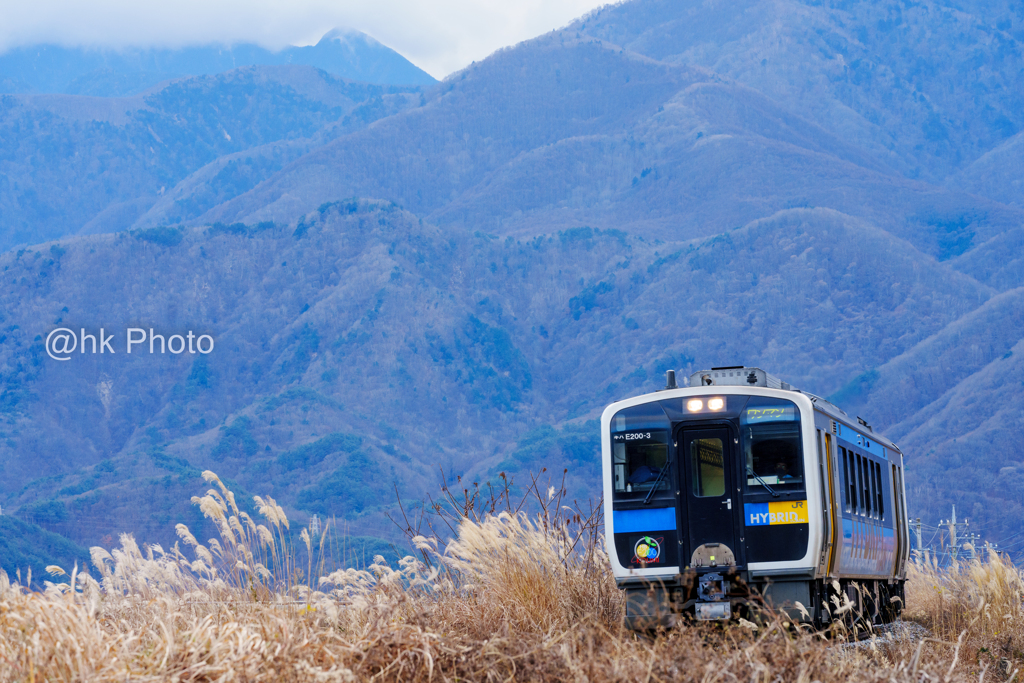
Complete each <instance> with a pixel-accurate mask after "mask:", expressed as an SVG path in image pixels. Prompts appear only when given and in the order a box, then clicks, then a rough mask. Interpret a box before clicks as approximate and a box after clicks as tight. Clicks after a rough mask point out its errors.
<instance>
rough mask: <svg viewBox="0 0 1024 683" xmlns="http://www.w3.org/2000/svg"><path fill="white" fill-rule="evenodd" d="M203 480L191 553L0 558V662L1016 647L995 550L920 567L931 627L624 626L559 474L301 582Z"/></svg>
mask: <svg viewBox="0 0 1024 683" xmlns="http://www.w3.org/2000/svg"><path fill="white" fill-rule="evenodd" d="M208 480H211V481H215V482H216V483H217V484H218V490H215V491H211V492H209V493H208V494H207V496H204V497H203V498H197V499H196V501H197V503H198V504H199V505H200V506H201V508H202V509H203V512H204V513H206V514H207V515H208V516H211V517H213V518H214V519H215V521H217V520H219V521H218V522H217V523H218V527H219V528H220V530H221V539H220V541H219V542H217V543H216V544H214V543H211V544H210V547H208V548H206V547H204V548H203V550H205V552H203V550H200V545H199V544H198V543H197V542H195V539H194V538H191V534H189V533H188V530H187V529H184V528H183V527H182V528H180V529H179V534H180V535H181V537H182V539H183V541H184V542H185V544H186V546H188V547H191V548H192V549H193V550H194V552H193V555H194V556H195V557H194V559H188V558H186V557H185V555H184V554H183V553H182V552H181V550H180V549H178V548H177V547H175V548H173V549H172V550H171V551H169V552H166V553H165V552H164V551H163V550H162V549H159V548H146V549H145V551H143V550H141V549H140V548H139V547H138V545H137V544H136V543H135V541H134V540H133V539H132V538H131V537H128V536H124V537H122V539H121V547H120V548H117V549H114V550H112V551H110V552H108V551H104V550H101V549H94V551H93V558H94V562H95V563H96V564H97V570H98V576H99V578H98V580H97V579H94V578H93V577H92V576H91V575H89V574H87V573H84V572H79V571H78V570H77V568H75V569H73V570H72V572H71V575H70V576H69V577H68V578H69V583H67V584H50V585H48V586H47V589H46V590H45V591H44V592H42V593H37V592H31V591H29V590H27V589H26V588H25V586H23V585H20V584H18V583H12V582H10V581H9V579H8V578H7V577H6V575H3V574H0V681H41V680H48V681H49V680H53V681H124V680H133V681H148V680H153V681H157V680H160V681H164V680H178V681H300V680H301V681H306V680H309V681H364V680H388V681H454V680H479V681H498V680H502V681H505V680H531V681H532V680H536V681H555V680H557V681H564V680H575V681H604V680H629V681H640V680H653V681H669V680H672V681H698V680H700V681H733V680H742V681H791V680H792V681H808V682H810V681H822V682H828V681H838V680H843V681H872V682H873V681H915V682H917V683H921V682H922V681H932V680H935V681H938V680H943V681H961V680H963V681H966V680H978V678H979V674H981V675H982V676H983V677H984V676H985V675H987V676H988V678H987V679H985V680H990V681H994V680H1007V679H1009V678H1010V677H1011V676H1013V673H1012V671H1013V669H1014V668H1018V667H1020V665H1021V664H1022V663H1024V657H1022V656H1021V653H1020V651H1019V649H1020V648H1021V645H1022V643H1024V640H1022V629H1021V624H1022V623H1024V622H1022V614H1021V596H1022V590H1021V587H1022V576H1021V573H1020V571H1019V570H1017V569H1015V568H1014V567H1012V566H1011V565H1009V564H1008V563H1006V562H1003V561H1001V560H999V558H996V557H993V558H989V561H988V562H985V563H982V562H976V563H971V564H966V565H958V566H956V567H954V568H952V569H951V570H948V571H947V570H940V569H939V568H938V567H935V566H934V565H931V566H920V567H918V566H915V568H914V570H913V574H912V576H911V582H910V586H909V589H908V598H909V602H910V610H909V611H908V614H909V615H910V616H912V617H913V618H914V619H915V620H917V621H919V622H920V623H921V624H923V625H924V626H925V627H927V628H928V629H929V630H930V631H931V635H932V637H931V638H928V639H924V640H920V639H918V640H916V641H915V640H900V639H889V640H888V641H884V640H879V641H875V642H868V643H862V644H860V645H858V646H856V647H854V646H849V645H842V644H841V643H838V642H836V641H834V640H832V641H829V640H826V639H824V638H823V637H821V636H820V635H817V634H810V633H802V632H798V631H795V630H794V629H793V628H792V627H791V626H788V625H787V624H785V623H783V622H781V621H780V620H776V621H773V622H769V623H767V624H766V625H764V626H761V627H760V628H759V629H756V630H754V629H752V628H750V627H744V626H726V627H721V626H713V625H689V626H683V627H681V628H678V629H675V630H673V631H671V632H668V633H662V634H659V635H657V636H655V637H640V636H637V635H635V634H632V633H629V632H626V631H624V630H623V629H622V626H621V621H622V598H621V594H620V593H619V592H618V590H617V589H616V588H615V584H614V580H613V579H612V578H611V576H610V571H609V570H608V562H607V556H606V555H605V553H604V549H603V547H602V545H601V537H600V535H597V534H593V533H588V532H587V528H590V529H591V530H592V529H593V528H597V527H599V518H598V520H597V522H596V523H595V522H594V521H593V516H591V517H590V518H587V517H586V515H580V514H574V515H565V514H557V513H558V512H559V510H562V509H563V508H562V507H561V506H560V505H555V504H554V503H553V501H556V500H557V501H558V503H559V504H560V503H561V498H559V497H558V496H557V495H556V493H552V491H553V489H549V490H548V491H546V492H544V491H543V490H542V489H541V488H537V487H534V489H535V493H536V494H538V495H537V497H538V498H539V499H540V500H541V501H542V502H543V501H545V500H546V501H547V502H548V503H549V504H550V505H549V506H548V507H544V506H543V505H541V507H540V512H539V513H538V514H537V515H536V516H534V517H532V518H531V517H527V516H526V514H525V513H524V512H523V511H522V510H520V511H519V512H518V513H517V512H516V508H515V507H514V506H513V505H512V504H511V502H510V501H508V498H507V490H506V497H505V499H506V501H507V505H506V507H505V508H504V509H503V510H499V509H494V508H490V509H488V508H487V507H485V506H481V508H482V509H483V511H482V512H480V513H479V514H476V515H472V514H463V515H457V514H456V515H454V516H452V517H450V518H449V521H450V522H451V523H452V528H453V529H454V530H455V537H454V539H453V541H452V542H450V543H449V544H448V545H447V547H446V548H444V549H443V550H441V549H438V542H437V540H436V538H430V537H426V536H415V542H416V545H417V547H418V549H419V550H420V552H421V553H422V557H421V558H412V557H407V558H405V559H403V560H402V561H401V562H400V563H399V565H398V567H397V568H392V567H390V566H388V565H387V564H386V563H385V562H384V561H383V558H376V560H375V562H374V564H373V565H371V566H370V567H369V568H367V569H365V570H356V569H347V570H341V571H336V572H332V573H329V574H326V575H323V576H321V577H320V578H319V580H318V581H317V582H315V583H314V582H306V583H300V582H297V581H292V580H291V579H290V578H289V577H291V576H294V570H295V561H294V556H289V554H290V550H289V549H288V547H287V546H286V545H284V541H285V539H286V535H285V534H284V533H283V531H282V529H287V518H286V517H284V512H283V510H281V509H280V507H279V506H277V505H276V503H274V502H273V501H271V500H269V499H268V500H266V501H264V500H261V501H260V502H259V505H260V513H261V514H262V515H263V516H264V518H265V519H266V520H267V521H266V525H258V524H256V522H255V521H253V520H252V519H250V518H248V517H247V516H246V515H245V513H243V512H241V511H239V510H238V508H237V507H236V506H235V504H234V497H233V496H232V495H231V494H230V492H229V491H227V490H226V489H225V488H224V487H223V485H222V484H220V483H219V480H217V479H216V478H215V477H214V476H213V475H212V474H210V475H209V476H208ZM232 519H234V520H235V521H232ZM587 519H590V520H591V521H590V522H587V521H586V520H587ZM595 524H597V527H595ZM588 525H589V527H588ZM408 528H410V529H411V528H412V527H411V525H410V526H409V527H408ZM261 529H264V530H266V531H265V532H264V531H261ZM271 529H272V530H273V531H271ZM268 537H269V538H268ZM308 548H309V549H311V548H312V545H311V544H310V546H308ZM309 566H312V565H309ZM260 567H262V568H263V571H260ZM51 569H52V570H53V571H54V572H55V573H61V572H60V570H58V569H57V568H51ZM72 587H73V588H72ZM751 626H752V625H751ZM957 645H959V647H957ZM985 648H988V649H987V650H985ZM999 648H1004V649H1002V650H1000V649H999ZM1004 661H1005V662H1009V664H1010V666H1009V667H1007V666H1006V665H1004V664H1003V662H1004ZM1000 666H1002V668H1003V669H1007V671H1006V673H1005V674H1004V673H1000V671H999V668H1000ZM982 667H987V668H985V670H984V673H982ZM1019 679H1020V676H1019V674H1017V680H1019Z"/></svg>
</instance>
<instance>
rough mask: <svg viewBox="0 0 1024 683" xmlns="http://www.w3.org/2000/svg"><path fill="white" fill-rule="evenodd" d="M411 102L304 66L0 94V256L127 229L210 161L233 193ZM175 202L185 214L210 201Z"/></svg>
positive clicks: (409, 94)
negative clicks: (91, 91)
mask: <svg viewBox="0 0 1024 683" xmlns="http://www.w3.org/2000/svg"><path fill="white" fill-rule="evenodd" d="M419 99H420V96H419V91H418V89H417V88H415V87H398V86H387V87H385V86H378V85H369V84H365V83H354V82H351V81H346V80H342V79H339V78H335V77H334V76H331V75H330V74H328V73H326V72H324V71H319V70H317V69H314V68H312V67H308V66H269V67H246V68H242V69H235V70H232V71H228V72H226V73H223V74H218V75H215V76H196V77H192V78H187V79H182V80H179V81H174V82H171V83H169V84H167V85H165V86H163V87H161V88H159V89H157V90H155V91H153V92H150V93H148V94H146V95H139V96H135V97H130V98H94V97H73V96H69V95H6V96H0V170H2V175H0V215H2V218H0V226H2V228H0V247H3V248H10V247H11V246H12V245H14V244H18V243H31V242H36V241H39V240H40V239H51V238H55V237H60V236H63V235H67V234H73V233H76V232H97V231H111V230H120V229H124V228H127V227H130V226H131V225H132V224H133V223H134V222H135V221H136V220H137V219H138V218H139V216H141V215H143V214H145V213H146V212H147V211H148V210H149V209H150V208H151V207H152V206H153V205H154V204H155V203H157V202H159V201H160V200H161V198H163V197H164V195H165V194H166V193H167V191H168V190H172V188H174V186H175V185H176V184H177V183H179V182H180V181H181V180H182V179H184V178H187V177H188V176H189V175H190V174H192V173H194V172H196V171H200V170H203V169H204V168H206V167H209V165H210V164H217V165H218V170H217V171H216V174H215V175H216V176H217V181H218V183H219V185H220V187H223V186H224V185H227V186H229V187H231V188H234V191H235V192H239V191H244V190H246V189H248V188H249V187H252V186H253V185H255V184H256V183H258V182H259V181H260V180H262V179H263V178H264V177H265V176H266V175H268V174H270V173H272V172H273V171H275V170H278V169H280V168H282V167H283V166H284V164H286V163H287V162H289V161H291V160H292V159H294V158H296V157H298V156H300V155H301V154H302V153H303V152H305V151H308V150H309V149H310V148H315V147H316V146H317V145H318V144H322V143H323V141H325V140H330V139H332V138H333V137H335V136H337V135H341V134H344V133H345V132H349V131H352V130H357V129H359V128H361V127H364V126H366V125H368V124H369V123H370V122H372V121H374V120H375V119H377V118H380V117H383V116H387V115H388V114H391V113H394V112H395V111H399V110H401V109H403V108H406V107H411V106H415V105H416V104H418V102H419ZM253 149H257V150H258V153H257V154H256V155H252V154H250V153H248V152H249V150H253ZM207 170H208V169H207ZM230 196H233V195H230ZM179 200H180V201H181V202H182V203H183V204H185V208H186V209H187V208H188V207H191V206H206V205H208V204H216V203H218V195H217V194H216V193H214V194H213V195H212V197H209V196H207V195H204V194H203V193H201V192H200V193H195V194H192V195H190V196H188V197H186V198H181V197H177V196H176V197H175V201H179ZM182 210H185V209H182Z"/></svg>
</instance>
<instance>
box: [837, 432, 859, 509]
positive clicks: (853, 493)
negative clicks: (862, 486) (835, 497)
mask: <svg viewBox="0 0 1024 683" xmlns="http://www.w3.org/2000/svg"><path fill="white" fill-rule="evenodd" d="M839 450H840V451H841V452H842V454H843V488H844V489H845V490H844V491H843V497H844V498H846V511H847V512H853V511H854V509H855V508H856V507H857V487H856V485H855V484H853V483H851V482H852V481H853V478H854V477H855V476H856V475H854V474H853V463H852V462H850V460H851V458H850V452H849V451H848V450H846V449H845V448H843V447H842V446H840V447H839Z"/></svg>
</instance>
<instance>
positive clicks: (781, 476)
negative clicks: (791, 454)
mask: <svg viewBox="0 0 1024 683" xmlns="http://www.w3.org/2000/svg"><path fill="white" fill-rule="evenodd" d="M775 478H776V480H777V481H779V482H783V481H792V480H793V479H795V477H794V476H793V475H792V474H790V473H789V463H787V462H786V461H785V460H779V461H778V462H776V463H775Z"/></svg>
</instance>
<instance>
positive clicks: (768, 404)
mask: <svg viewBox="0 0 1024 683" xmlns="http://www.w3.org/2000/svg"><path fill="white" fill-rule="evenodd" d="M740 434H741V438H742V441H743V454H744V457H745V458H746V464H745V467H746V472H747V477H746V478H747V490H748V491H752V492H756V491H766V490H769V489H770V490H772V491H779V490H781V491H793V490H797V489H802V488H803V487H804V465H803V448H802V447H801V439H800V411H799V409H798V408H797V407H796V404H795V403H793V402H792V401H787V400H785V399H780V398H763V397H758V396H753V397H751V398H750V400H749V401H748V402H747V405H746V406H745V407H744V408H743V410H742V411H741V412H740Z"/></svg>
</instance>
